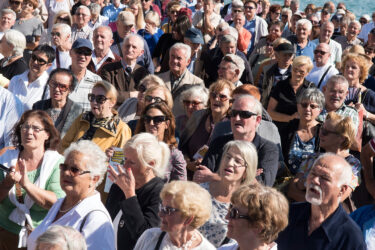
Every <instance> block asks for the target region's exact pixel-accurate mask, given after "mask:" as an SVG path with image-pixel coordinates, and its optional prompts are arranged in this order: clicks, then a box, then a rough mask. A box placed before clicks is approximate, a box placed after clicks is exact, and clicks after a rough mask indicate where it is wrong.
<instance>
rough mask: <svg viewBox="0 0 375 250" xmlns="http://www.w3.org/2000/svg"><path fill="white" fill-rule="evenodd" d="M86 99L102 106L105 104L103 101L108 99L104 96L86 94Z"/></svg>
mask: <svg viewBox="0 0 375 250" xmlns="http://www.w3.org/2000/svg"><path fill="white" fill-rule="evenodd" d="M88 98H89V101H90V102H94V101H96V103H97V104H103V103H105V101H107V100H108V99H109V98H107V97H105V96H104V95H94V94H88Z"/></svg>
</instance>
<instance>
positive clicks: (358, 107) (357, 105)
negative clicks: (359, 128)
mask: <svg viewBox="0 0 375 250" xmlns="http://www.w3.org/2000/svg"><path fill="white" fill-rule="evenodd" d="M354 108H355V109H356V110H357V111H358V112H360V111H362V112H363V117H366V114H367V111H366V109H365V107H364V106H363V104H362V103H356V104H354Z"/></svg>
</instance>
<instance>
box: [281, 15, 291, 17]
mask: <svg viewBox="0 0 375 250" xmlns="http://www.w3.org/2000/svg"><path fill="white" fill-rule="evenodd" d="M281 17H282V18H288V17H289V16H288V15H281Z"/></svg>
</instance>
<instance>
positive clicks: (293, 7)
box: [290, 0, 299, 14]
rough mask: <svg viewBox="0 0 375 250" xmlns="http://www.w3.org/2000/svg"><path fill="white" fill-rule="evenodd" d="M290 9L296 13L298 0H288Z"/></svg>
mask: <svg viewBox="0 0 375 250" xmlns="http://www.w3.org/2000/svg"><path fill="white" fill-rule="evenodd" d="M290 9H291V10H292V13H293V14H294V13H296V12H297V11H298V10H299V0H292V1H290Z"/></svg>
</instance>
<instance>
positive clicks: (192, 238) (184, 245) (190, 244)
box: [181, 231, 197, 250]
mask: <svg viewBox="0 0 375 250" xmlns="http://www.w3.org/2000/svg"><path fill="white" fill-rule="evenodd" d="M196 239H197V234H196V232H195V231H194V232H193V236H191V238H190V240H188V241H186V243H185V244H183V245H182V246H181V249H184V250H187V249H190V248H191V246H192V245H193V242H194V241H195V240H196Z"/></svg>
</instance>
